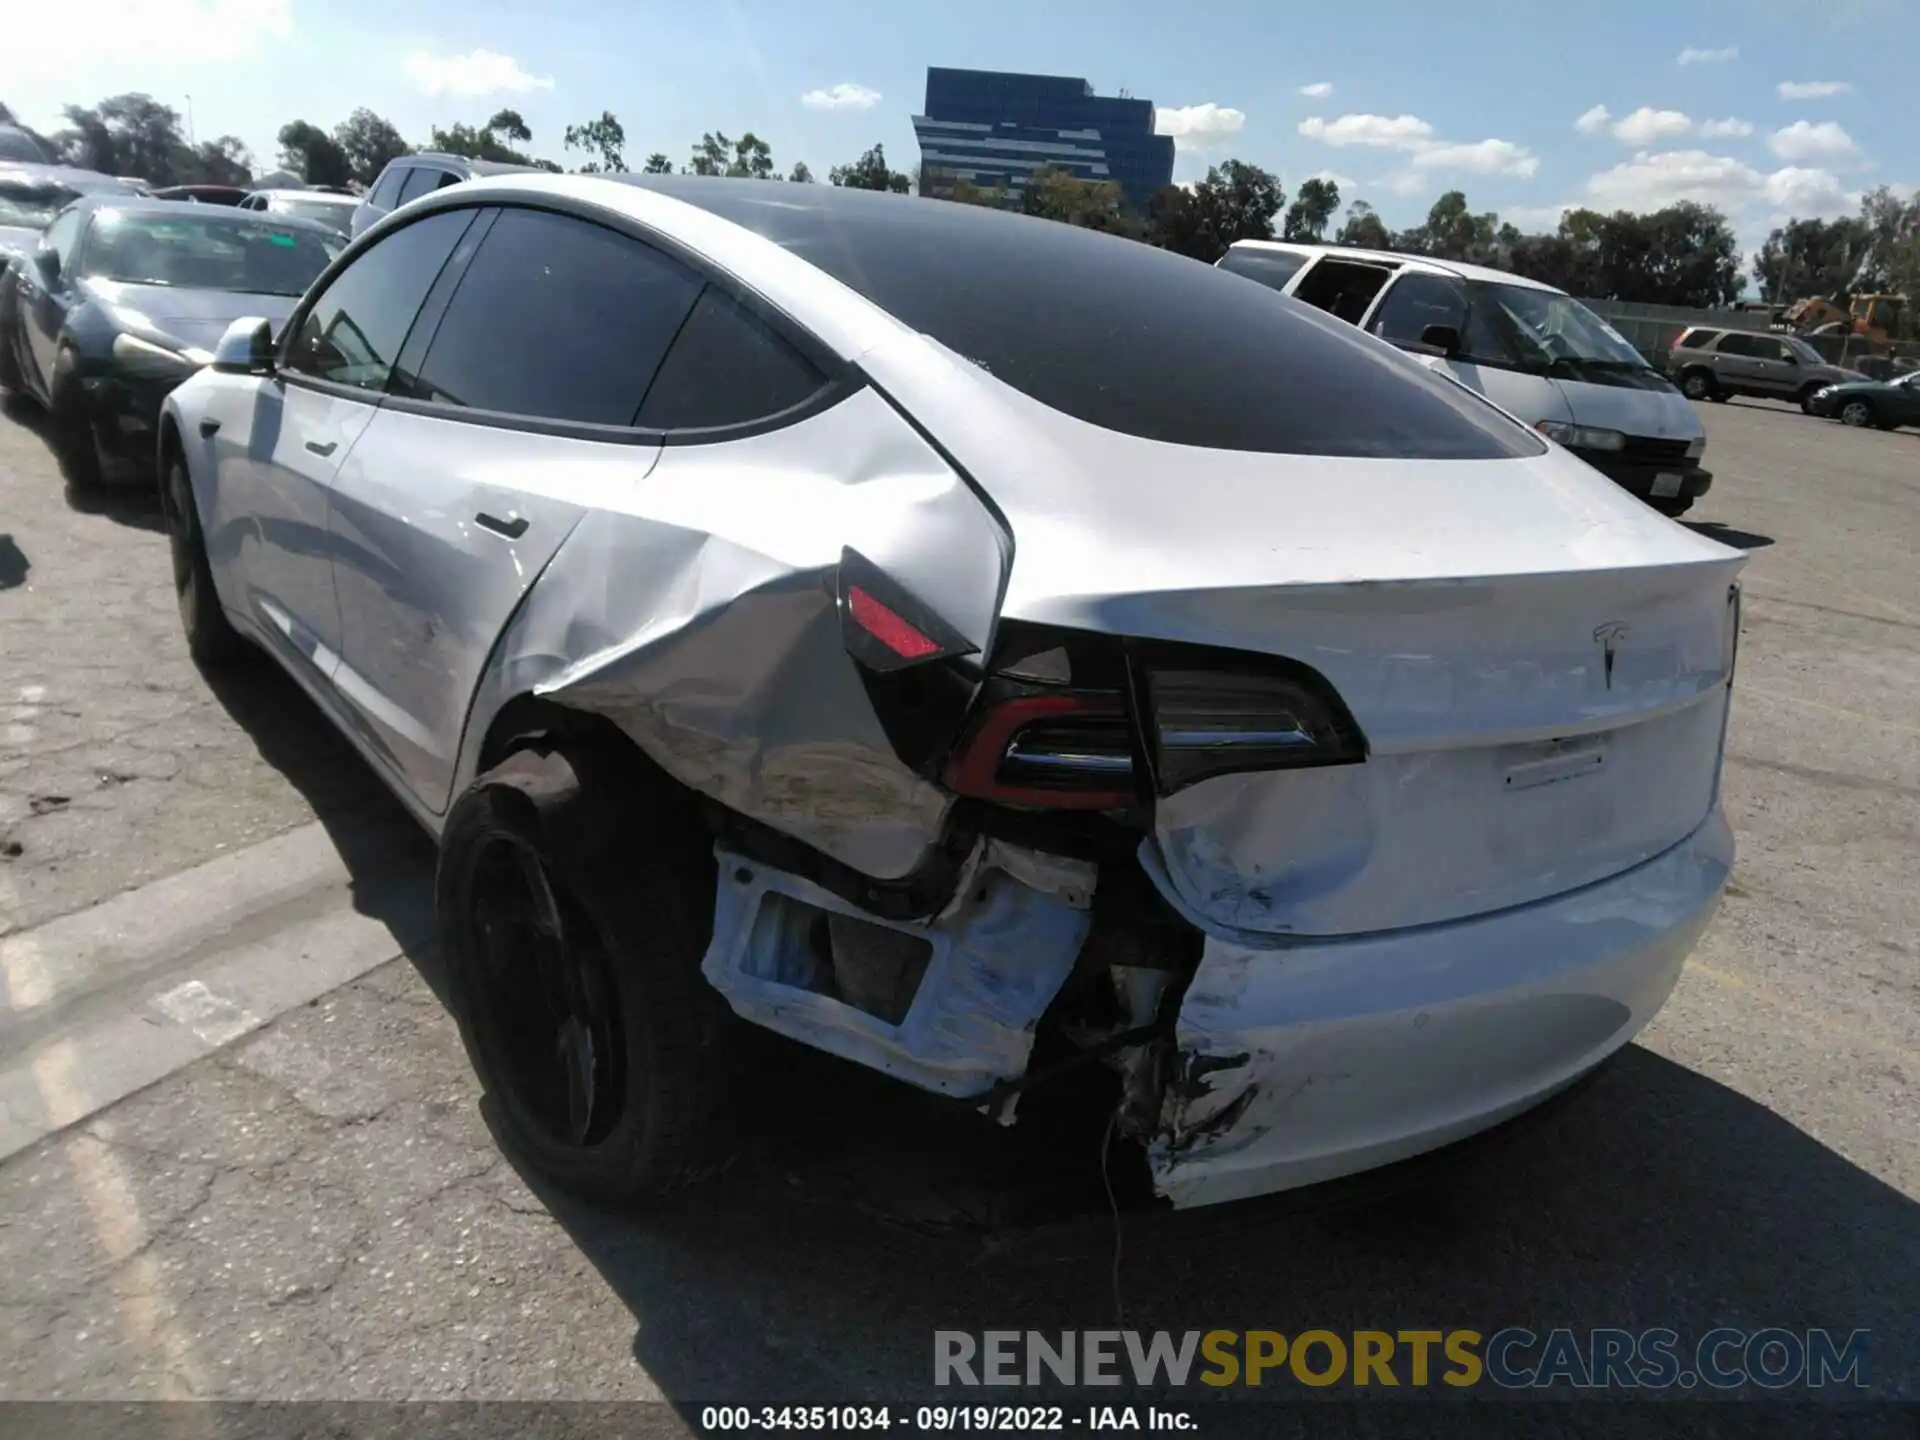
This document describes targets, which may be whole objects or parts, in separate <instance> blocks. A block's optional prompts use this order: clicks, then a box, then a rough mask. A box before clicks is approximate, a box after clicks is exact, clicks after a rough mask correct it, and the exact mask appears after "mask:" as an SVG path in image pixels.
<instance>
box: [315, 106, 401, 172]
mask: <svg viewBox="0 0 1920 1440" xmlns="http://www.w3.org/2000/svg"><path fill="white" fill-rule="evenodd" d="M333 143H334V144H335V145H338V146H339V147H340V151H341V153H342V154H344V155H345V156H346V157H347V164H348V166H349V167H350V168H351V169H352V171H353V178H354V179H356V180H358V181H359V182H360V183H361V184H363V185H371V184H372V183H373V182H374V181H375V180H377V179H378V178H379V176H380V172H381V171H382V170H384V169H386V168H387V162H388V161H391V160H398V159H399V158H400V157H401V156H402V155H411V154H412V153H413V147H412V146H411V145H409V144H407V142H406V141H405V140H403V139H402V138H401V136H400V132H399V131H398V130H396V129H395V128H394V127H393V124H392V122H391V121H388V120H386V119H383V118H382V117H381V116H379V115H376V114H374V113H373V111H371V110H369V109H367V108H366V107H365V106H364V105H363V106H361V107H360V108H359V109H357V110H355V111H354V112H353V113H352V114H351V115H349V116H348V117H347V118H346V119H344V120H342V121H341V122H340V123H339V124H338V125H336V126H334V127H333Z"/></svg>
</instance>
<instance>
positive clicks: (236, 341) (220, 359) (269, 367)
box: [213, 316, 273, 375]
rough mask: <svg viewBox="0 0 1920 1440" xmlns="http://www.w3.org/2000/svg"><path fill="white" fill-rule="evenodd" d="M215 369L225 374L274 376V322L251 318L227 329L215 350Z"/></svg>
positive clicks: (236, 322) (235, 322)
mask: <svg viewBox="0 0 1920 1440" xmlns="http://www.w3.org/2000/svg"><path fill="white" fill-rule="evenodd" d="M213 368H214V369H215V370H218V371H219V372H220V373H221V374H222V375H271V374H272V373H273V322H272V321H271V320H261V319H259V318H257V317H254V316H248V317H247V318H246V319H244V320H236V321H234V322H233V323H232V324H231V325H229V326H227V333H226V334H224V335H222V336H221V337H220V343H219V344H218V345H216V346H214V347H213Z"/></svg>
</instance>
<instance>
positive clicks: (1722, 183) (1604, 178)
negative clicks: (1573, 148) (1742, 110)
mask: <svg viewBox="0 0 1920 1440" xmlns="http://www.w3.org/2000/svg"><path fill="white" fill-rule="evenodd" d="M1587 193H1588V195H1589V196H1590V197H1591V198H1592V200H1593V201H1594V202H1596V203H1597V204H1598V205H1599V206H1600V207H1601V208H1602V209H1607V210H1658V209H1661V208H1662V207H1664V206H1667V205H1672V204H1675V203H1677V202H1678V201H1682V200H1692V201H1696V202H1698V203H1700V204H1702V205H1713V206H1716V207H1718V208H1719V209H1720V210H1722V211H1725V212H1726V213H1727V214H1729V215H1732V216H1739V215H1740V214H1742V213H1743V212H1746V211H1748V210H1750V209H1752V208H1753V207H1754V206H1756V205H1759V204H1763V203H1764V204H1767V205H1769V206H1772V207H1775V208H1778V209H1783V210H1790V211H1796V212H1797V213H1799V214H1802V215H1805V214H1809V213H1821V212H1824V213H1827V214H1838V213H1841V212H1842V211H1844V210H1845V209H1846V208H1847V200H1848V196H1847V194H1846V190H1845V187H1844V186H1843V185H1842V184H1841V183H1840V180H1839V177H1837V176H1836V175H1834V174H1833V173H1832V172H1831V171H1828V170H1819V169H1805V168H1800V167H1796V166H1788V167H1786V168H1784V169H1780V170H1775V171H1773V172H1772V173H1771V174H1765V173H1762V172H1761V171H1759V170H1756V169H1754V167H1753V166H1751V165H1748V164H1746V163H1745V162H1744V161H1740V160H1735V159H1733V158H1732V157H1731V156H1726V155H1710V154H1708V153H1707V152H1706V151H1704V150H1667V151H1661V152H1657V153H1649V152H1648V151H1645V150H1642V151H1641V152H1640V153H1639V154H1637V155H1635V156H1634V157H1633V159H1631V160H1629V161H1626V162H1625V163H1623V164H1620V165H1616V166H1614V167H1613V168H1612V169H1610V170H1602V171H1601V172H1600V173H1599V174H1597V175H1595V176H1593V177H1592V178H1591V179H1589V180H1588V181H1587Z"/></svg>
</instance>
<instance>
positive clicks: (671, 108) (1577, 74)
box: [0, 0, 1920, 244]
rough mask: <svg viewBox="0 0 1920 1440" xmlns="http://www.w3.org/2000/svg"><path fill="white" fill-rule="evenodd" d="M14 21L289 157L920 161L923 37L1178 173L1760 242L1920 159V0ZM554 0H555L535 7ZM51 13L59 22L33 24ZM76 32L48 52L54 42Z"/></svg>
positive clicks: (37, 103) (38, 110) (225, 5)
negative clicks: (1698, 225)
mask: <svg viewBox="0 0 1920 1440" xmlns="http://www.w3.org/2000/svg"><path fill="white" fill-rule="evenodd" d="M82 3H83V4H85V6H86V11H87V18H86V21H85V23H84V25H76V22H75V19H74V15H73V13H72V12H71V11H69V10H68V9H67V7H63V6H59V5H39V6H33V7H31V12H30V13H29V14H26V15H23V16H21V17H18V18H17V19H16V20H14V21H11V22H9V27H8V30H9V44H8V45H7V46H6V47H5V53H4V54H0V100H5V101H6V102H7V103H8V104H9V105H11V106H12V107H13V108H14V109H15V110H16V111H17V112H19V113H20V114H21V115H22V116H23V117H24V118H26V119H27V120H28V121H29V122H30V123H34V124H36V125H44V126H57V125H58V123H59V121H58V113H59V107H60V105H61V104H62V103H63V102H66V101H69V100H77V101H82V102H89V103H90V102H92V101H93V100H96V99H98V98H100V97H101V96H103V95H106V94H110V93H115V92H118V91H122V90H129V89H139V90H146V91H148V92H150V93H152V94H154V95H156V96H158V97H160V98H161V99H163V100H165V101H167V102H168V103H171V104H174V105H175V106H177V107H179V108H181V109H183V110H184V109H185V108H186V97H187V96H188V95H191V96H192V110H193V120H194V126H195V130H196V132H197V134H198V135H199V136H200V137H201V138H206V137H209V136H213V135H217V134H223V133H233V134H237V135H239V136H240V137H241V138H242V139H244V140H245V141H247V143H248V144H249V145H250V146H251V147H252V148H253V150H254V152H255V155H256V158H257V159H258V160H260V161H270V160H271V157H272V153H273V150H274V145H273V135H274V133H275V132H276V131H277V130H278V128H279V126H280V125H281V124H282V123H283V122H284V121H286V120H289V119H293V118H296V117H298V118H304V119H308V120H312V121H314V122H316V123H318V124H320V125H323V126H327V127H331V126H332V125H333V124H334V123H335V122H337V121H338V120H340V119H341V118H342V117H344V116H345V115H346V113H347V112H348V111H349V110H351V109H352V108H353V107H354V106H356V105H362V104H364V105H369V106H371V107H372V108H374V109H375V110H377V111H379V112H380V113H382V114H384V115H386V116H388V117H389V118H391V119H392V120H393V121H394V122H395V123H396V124H398V125H399V126H400V128H401V130H402V131H403V132H404V133H405V134H406V135H407V136H408V138H409V139H411V140H413V141H415V142H416V143H419V142H420V141H423V140H424V139H425V138H426V133H427V129H428V127H429V126H430V125H431V124H434V123H442V124H444V123H447V122H450V121H455V120H466V121H479V120H483V119H484V118H485V117H486V116H488V115H489V114H491V113H492V112H493V111H494V110H495V109H497V108H499V107H500V106H502V105H511V106H513V107H515V108H517V109H518V110H519V111H520V112H521V113H522V114H523V115H524V116H525V117H526V118H527V120H528V122H529V124H530V125H531V127H532V129H533V131H534V144H533V149H534V150H535V151H536V153H540V154H545V155H550V156H552V157H554V158H556V159H560V160H562V161H563V162H564V160H565V158H566V157H565V155H564V152H563V150H562V148H561V132H562V131H563V129H564V128H565V126H566V125H567V124H568V123H569V122H570V121H577V120H582V119H586V118H590V117H592V116H595V115H598V114H599V113H600V112H601V111H602V110H603V109H610V110H612V111H613V112H614V113H615V114H616V115H617V116H618V117H619V118H620V120H621V121H622V122H623V123H624V125H625V127H626V131H627V135H628V137H629V140H628V147H627V154H628V157H629V161H630V163H633V164H635V165H637V164H638V163H639V162H640V160H641V159H642V158H643V157H644V156H645V155H646V154H647V153H648V152H649V151H652V150H663V151H665V152H666V153H667V154H669V155H670V156H672V157H673V158H674V160H675V162H676V163H682V162H684V160H685V157H686V154H687V151H688V148H689V146H690V145H691V143H692V142H693V141H694V140H695V139H697V138H698V137H699V135H700V133H701V131H703V130H707V129H720V130H724V131H725V132H726V133H728V134H729V135H737V134H738V133H739V132H741V131H743V130H753V131H755V132H756V133H758V134H759V135H760V136H762V137H763V138H765V139H766V140H768V141H769V142H770V143H771V144H772V146H773V151H774V159H775V161H776V162H777V163H778V164H779V165H780V166H781V168H782V169H783V170H784V169H785V168H787V167H788V166H790V165H791V164H792V163H793V162H794V161H795V160H805V161H806V162H807V164H808V165H809V166H810V167H811V168H812V169H813V171H814V172H815V173H816V174H817V175H820V176H822V177H824V175H825V174H826V171H827V169H828V167H829V166H831V165H833V164H835V163H837V162H840V161H844V160H850V159H852V158H854V157H855V156H857V155H858V154H859V153H860V151H861V150H863V149H864V148H866V147H867V146H868V145H870V144H872V143H873V142H875V141H881V142H884V143H885V145H886V147H887V154H888V157H889V158H890V159H891V160H893V162H894V163H895V165H896V166H897V167H899V168H907V167H908V166H909V165H911V164H912V163H913V162H914V161H915V160H916V159H917V156H918V151H917V148H916V146H915V144H914V140H913V131H912V126H911V123H910V119H909V117H910V116H911V115H912V114H913V113H914V112H915V110H917V109H918V108H919V106H920V102H921V100H922V98H923V96H924V89H925V74H926V67H927V66H928V65H930V64H940V65H959V66H977V67H983V68H995V69H1010V70H1032V71H1042V72H1047V73H1054V74H1070V75H1083V76H1085V77H1086V78H1087V79H1089V80H1091V81H1092V82H1093V84H1094V86H1095V87H1096V88H1097V89H1099V90H1101V91H1103V92H1112V91H1115V90H1118V89H1121V88H1125V89H1127V90H1128V91H1130V92H1131V93H1132V94H1134V95H1136V96H1141V97H1145V98H1148V99H1151V100H1153V101H1154V102H1155V103H1156V104H1157V105H1158V106H1159V107H1160V109H1161V124H1162V126H1163V128H1165V129H1168V130H1169V131H1170V132H1173V133H1176V136H1177V140H1178V143H1179V145H1180V147H1181V148H1180V152H1179V160H1178V165H1177V169H1176V177H1177V178H1180V179H1192V178H1195V177H1197V176H1199V175H1201V174H1203V173H1204V172H1205V169H1206V166H1207V164H1208V163H1209V162H1210V161H1217V160H1219V159H1224V158H1228V157H1236V158H1241V159H1246V160H1251V161H1254V162H1255V163H1257V164H1260V165H1264V166H1266V167H1267V168H1268V169H1271V170H1274V171H1276V172H1277V173H1278V174H1279V175H1280V177H1281V180H1282V182H1283V184H1285V186H1286V187H1287V189H1288V190H1289V192H1291V191H1292V190H1293V189H1294V188H1295V187H1297V186H1298V184H1299V182H1300V181H1301V180H1303V179H1305V178H1307V177H1308V176H1310V175H1315V174H1332V175H1335V176H1337V177H1339V178H1340V181H1341V189H1342V192H1343V195H1345V196H1346V197H1347V198H1349V199H1351V198H1363V199H1366V200H1368V201H1370V202H1371V203H1372V204H1373V205H1374V206H1375V207H1376V208H1377V209H1379V210H1380V211H1381V213H1382V214H1383V215H1384V216H1385V217H1386V218H1387V220H1388V221H1389V223H1393V224H1406V223H1410V222H1412V221H1414V220H1417V219H1419V218H1420V217H1421V216H1422V215H1424V213H1425V210H1426V207H1427V206H1428V204H1430V203H1431V201H1432V199H1433V198H1434V197H1435V196H1436V195H1438V194H1439V193H1440V192H1441V191H1442V190H1445V189H1447V188H1451V187H1458V188H1461V189H1464V190H1465V191H1466V193H1467V198H1468V200H1469V202H1470V203H1471V204H1472V205H1473V206H1474V208H1475V209H1495V210H1498V211H1500V212H1501V214H1502V215H1503V216H1504V217H1506V218H1509V219H1513V220H1515V221H1516V223H1519V224H1521V225H1522V226H1523V228H1537V227H1545V226H1548V225H1550V224H1551V223H1552V218H1553V217H1555V216H1557V214H1558V212H1559V210H1560V209H1561V208H1562V207H1563V206H1565V205H1567V204H1572V203H1588V204H1596V205H1598V206H1600V207H1601V208H1617V207H1620V206H1626V207H1629V208H1648V207H1651V206H1655V205H1658V204H1661V203H1664V202H1666V201H1668V200H1671V199H1676V198H1692V199H1699V200H1704V201H1708V202H1711V203H1715V204H1718V205H1720V206H1721V207H1722V208H1723V209H1725V210H1726V211H1727V212H1728V213H1729V214H1730V215H1731V216H1732V217H1733V218H1734V219H1735V221H1736V224H1737V225H1738V226H1739V228H1740V231H1741V233H1742V236H1743V238H1744V239H1746V240H1747V242H1748V243H1749V244H1752V243H1757V241H1758V239H1759V238H1760V237H1761V236H1763V235H1764V234H1765V233H1766V230H1767V228H1768V227H1769V226H1770V225H1772V224H1774V223H1778V221H1779V220H1780V219H1781V218H1784V217H1785V216H1786V215H1787V214H1789V213H1797V214H1803V215H1805V214H1828V215H1830V214H1837V213H1844V212H1846V211H1848V210H1850V209H1851V208H1852V206H1853V203H1854V201H1855V198H1856V197H1857V195H1858V193H1859V192H1860V191H1861V190H1863V189H1865V188H1868V187H1870V186H1873V185H1876V184H1880V183H1883V182H1885V183H1892V184H1895V185H1896V186H1898V187H1900V188H1902V189H1903V190H1912V189H1913V188H1915V187H1916V186H1920V99H1917V98H1916V85H1917V84H1920V76H1916V74H1915V72H1914V70H1913V62H1914V57H1915V55H1916V54H1920V0H1740V3H1722V0H1693V3H1689V4H1673V3H1670V0H1669V3H1663V4H1644V3H1638V0H1606V3H1604V4H1602V3H1594V4H1585V5H1569V4H1560V3H1553V0H1533V3H1520V0H1511V3H1492V0H1487V3H1479V4H1475V3H1468V0H1456V3H1454V4H1451V5H1447V6H1440V5H1436V4H1433V3H1431V0H1425V3H1398V0H1375V3H1372V4H1360V5H1354V4H1345V5H1317V6H1315V5H1308V4H1294V3H1289V4H1284V5H1283V4H1275V3H1260V0H1214V3H1209V0H1186V3H1184V4H1182V3H1166V0H1161V3H1156V4H1143V3H1134V0H1053V3H1051V4H1046V5H1041V4H1034V3H1031V0H1026V3H1014V0H967V3H965V4H960V5H952V6H930V5H926V4H924V3H914V4H893V5H888V4H885V3H881V0H866V3H852V0H710V3H703V4H700V5H690V4H662V3H648V0H638V3H635V0H545V3H544V4H542V5H540V6H538V7H535V6H527V5H524V4H523V5H511V6H510V5H507V4H504V3H501V0H413V3H411V4H407V5H393V4H390V3H380V0H328V3H325V4H323V3H321V0H82ZM536 17H537V18H536ZM36 26H39V27H44V29H45V35H46V41H45V44H34V43H32V34H31V32H32V31H33V29H34V28H35V27H36ZM50 61H53V62H55V63H50Z"/></svg>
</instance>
